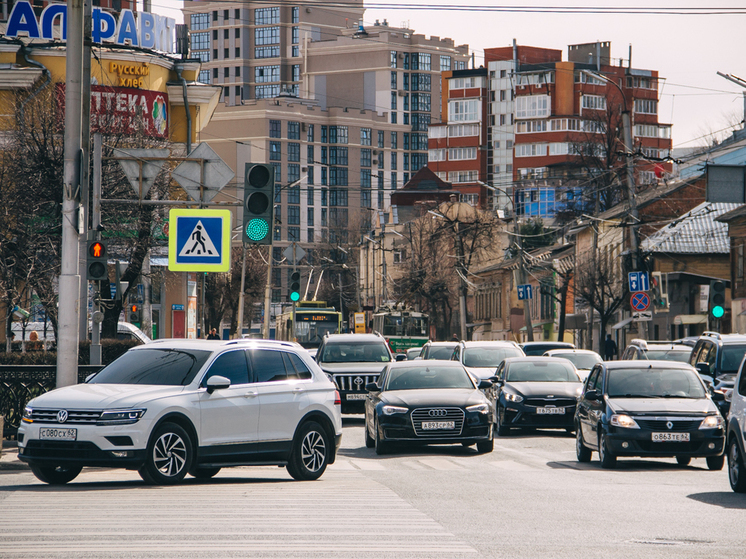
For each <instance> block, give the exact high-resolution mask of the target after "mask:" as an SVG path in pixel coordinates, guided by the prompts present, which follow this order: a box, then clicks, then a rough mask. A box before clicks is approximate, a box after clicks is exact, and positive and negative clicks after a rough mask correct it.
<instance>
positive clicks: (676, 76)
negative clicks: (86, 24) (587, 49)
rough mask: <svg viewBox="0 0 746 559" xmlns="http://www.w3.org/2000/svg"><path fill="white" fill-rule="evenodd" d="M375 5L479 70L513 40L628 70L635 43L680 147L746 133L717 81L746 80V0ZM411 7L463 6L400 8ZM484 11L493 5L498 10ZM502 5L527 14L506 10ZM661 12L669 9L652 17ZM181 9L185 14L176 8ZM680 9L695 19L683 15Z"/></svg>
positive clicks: (373, 15) (733, 100) (174, 2)
mask: <svg viewBox="0 0 746 559" xmlns="http://www.w3.org/2000/svg"><path fill="white" fill-rule="evenodd" d="M152 5H153V8H152V9H153V11H154V12H156V13H160V14H164V15H165V14H168V15H172V16H173V17H176V18H177V19H178V21H181V20H182V18H181V17H180V15H179V13H180V12H178V7H180V6H181V5H182V2H181V1H179V0H152ZM366 5H367V6H376V8H375V9H371V8H369V9H368V10H367V11H366V12H365V19H364V23H365V24H366V25H372V24H373V23H374V22H375V20H376V19H378V20H381V21H383V19H386V20H388V23H389V25H392V26H400V25H401V24H402V23H404V24H405V25H407V26H408V27H409V28H411V29H413V30H414V31H415V32H416V33H418V34H423V35H427V36H430V35H435V36H439V37H450V38H452V39H453V40H454V41H455V42H456V44H457V45H461V44H468V45H469V48H470V51H473V52H474V53H475V56H476V63H477V66H480V65H482V64H483V63H484V49H485V48H490V47H503V46H509V45H511V44H512V43H513V39H515V40H516V41H517V42H518V44H520V45H530V46H537V47H545V48H553V49H561V50H562V51H563V55H562V58H563V60H567V46H568V45H571V44H581V43H592V42H595V41H610V42H611V57H612V59H614V60H615V61H616V62H617V63H618V60H619V59H620V58H622V59H625V64H626V60H627V59H628V58H629V49H630V45H631V47H632V67H633V68H639V69H646V70H658V72H659V75H660V76H661V77H662V78H664V79H665V81H663V82H662V86H661V91H660V93H661V96H660V104H659V108H658V118H659V121H660V122H662V123H671V124H673V131H672V139H673V145H674V148H678V147H682V148H685V147H692V146H695V145H698V144H702V143H705V142H706V140H707V135H708V134H710V133H713V132H719V133H720V136H721V137H722V135H723V134H726V135H728V134H729V130H732V127H733V125H734V124H735V125H737V126H738V127H740V126H741V124H740V123H741V122H742V120H743V110H744V101H743V92H744V91H746V89H744V88H742V87H740V86H738V85H736V84H734V83H731V82H730V81H728V80H726V79H725V78H722V77H720V76H718V75H717V71H720V72H722V73H724V74H732V75H735V76H739V77H741V78H744V79H746V68H745V67H746V57H744V50H745V49H744V47H745V46H746V44H745V43H746V41H745V40H744V37H745V36H746V34H745V33H744V27H745V26H746V2H744V1H743V0H740V1H738V0H716V1H715V2H714V3H713V5H714V6H715V7H716V8H711V7H709V6H708V5H707V3H706V1H705V0H697V1H694V0H677V1H675V2H671V1H668V2H660V1H655V2H653V3H648V4H646V3H643V2H637V3H635V4H630V5H629V6H628V5H625V4H623V3H620V2H610V1H608V0H594V1H593V2H589V1H587V0H585V1H579V2H578V1H574V2H569V1H567V0H563V2H562V3H561V4H559V5H554V6H552V2H548V1H546V0H540V1H536V0H534V1H520V0H518V1H512V2H500V3H499V4H492V5H490V4H489V2H487V0H464V2H461V3H458V4H456V3H452V2H447V1H439V0H408V1H406V0H405V1H404V2H399V3H393V2H392V3H388V2H387V3H384V2H383V1H376V2H374V3H368V2H366ZM402 5H407V6H413V7H421V8H432V7H435V6H444V5H450V6H460V8H459V9H457V10H433V9H409V10H401V9H392V7H393V6H402ZM590 5H593V8H590V9H591V10H594V11H595V12H597V13H582V14H579V13H540V12H536V11H534V12H531V11H529V10H532V9H536V8H538V7H540V6H552V9H553V10H564V11H568V10H574V9H577V8H582V7H584V6H590ZM379 7H380V8H379ZM479 7H488V9H489V11H486V10H483V9H482V10H480V9H478V8H479ZM499 7H505V8H510V9H515V10H518V11H516V12H507V11H496V10H497V9H499ZM466 8H471V10H468V9H466ZM636 8H637V11H638V12H640V11H645V12H647V13H636V14H628V13H626V14H620V13H603V12H604V10H607V11H612V10H616V11H619V10H621V9H626V10H629V9H636ZM656 8H659V10H658V11H660V12H663V13H660V14H652V13H649V12H651V11H653V10H655V9H656ZM173 9H176V10H177V11H175V12H174V11H171V10H173ZM674 10H675V11H676V12H686V13H687V15H680V14H679V13H673V12H674ZM691 12H699V13H691ZM703 12H707V13H703ZM714 12H720V13H714ZM174 13H175V14H176V15H175V16H174Z"/></svg>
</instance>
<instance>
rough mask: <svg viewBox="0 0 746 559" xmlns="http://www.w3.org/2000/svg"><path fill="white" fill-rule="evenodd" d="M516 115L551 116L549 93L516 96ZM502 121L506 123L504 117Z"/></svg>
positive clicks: (519, 116)
mask: <svg viewBox="0 0 746 559" xmlns="http://www.w3.org/2000/svg"><path fill="white" fill-rule="evenodd" d="M585 97H586V96H584V97H583V99H585ZM602 99H603V98H602ZM515 116H516V118H532V117H545V116H549V95H521V96H519V97H516V100H515ZM500 122H501V124H504V120H503V119H502V118H501V119H500Z"/></svg>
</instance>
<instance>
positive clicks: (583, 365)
mask: <svg viewBox="0 0 746 559" xmlns="http://www.w3.org/2000/svg"><path fill="white" fill-rule="evenodd" d="M552 357H561V358H562V359H567V360H568V361H569V362H570V363H572V364H573V365H575V366H576V367H577V368H578V369H588V370H590V369H592V368H593V365H595V364H596V363H601V362H602V361H603V359H601V357H600V356H598V355H592V354H590V353H555V354H553V355H552Z"/></svg>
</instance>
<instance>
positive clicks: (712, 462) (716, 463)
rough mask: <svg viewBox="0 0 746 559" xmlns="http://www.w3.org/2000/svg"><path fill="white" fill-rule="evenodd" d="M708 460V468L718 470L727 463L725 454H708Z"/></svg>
mask: <svg viewBox="0 0 746 559" xmlns="http://www.w3.org/2000/svg"><path fill="white" fill-rule="evenodd" d="M706 460H707V469H709V470H712V471H713V472H717V471H720V470H722V469H723V465H724V464H725V454H721V455H720V456H708V457H707V458H706Z"/></svg>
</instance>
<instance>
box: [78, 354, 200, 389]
mask: <svg viewBox="0 0 746 559" xmlns="http://www.w3.org/2000/svg"><path fill="white" fill-rule="evenodd" d="M211 353H212V352H210V351H199V350H194V349H190V350H177V349H141V350H136V351H128V352H127V353H125V354H124V355H122V356H121V357H120V358H119V359H117V360H116V361H114V362H113V363H112V364H111V365H109V366H107V367H106V368H104V369H103V370H102V371H101V372H100V373H98V374H97V375H96V376H95V377H93V379H91V380H90V381H89V382H90V383H91V384H154V385H160V386H186V385H187V384H189V383H190V382H192V380H194V375H196V374H197V372H198V371H199V370H200V369H201V368H202V365H204V364H205V361H207V358H208V357H209V356H210V354H211Z"/></svg>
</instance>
